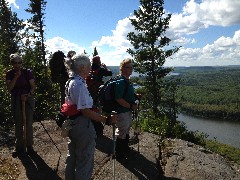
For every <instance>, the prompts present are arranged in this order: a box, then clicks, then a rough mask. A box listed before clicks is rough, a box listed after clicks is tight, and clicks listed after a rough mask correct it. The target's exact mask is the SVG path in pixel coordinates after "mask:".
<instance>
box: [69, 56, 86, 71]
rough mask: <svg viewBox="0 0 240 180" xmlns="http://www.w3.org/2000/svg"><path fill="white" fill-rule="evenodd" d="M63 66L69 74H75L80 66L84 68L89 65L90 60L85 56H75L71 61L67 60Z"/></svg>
mask: <svg viewBox="0 0 240 180" xmlns="http://www.w3.org/2000/svg"><path fill="white" fill-rule="evenodd" d="M65 64H66V67H67V68H68V70H69V71H70V73H71V72H74V73H75V72H76V70H77V69H79V67H80V66H84V67H86V66H87V65H88V64H90V59H89V57H88V56H87V55H85V54H76V55H74V56H73V57H72V58H71V59H67V60H66V63H65Z"/></svg>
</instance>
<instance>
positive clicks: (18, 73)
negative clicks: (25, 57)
mask: <svg viewBox="0 0 240 180" xmlns="http://www.w3.org/2000/svg"><path fill="white" fill-rule="evenodd" d="M21 73H22V72H21V71H20V70H19V71H16V73H15V78H18V77H19V76H21Z"/></svg>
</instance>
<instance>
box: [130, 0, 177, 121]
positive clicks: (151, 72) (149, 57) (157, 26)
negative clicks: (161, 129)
mask: <svg viewBox="0 0 240 180" xmlns="http://www.w3.org/2000/svg"><path fill="white" fill-rule="evenodd" d="M140 4H141V6H140V7H139V9H138V10H135V11H134V17H132V18H130V21H131V23H132V25H133V26H134V28H135V30H136V31H135V32H130V33H129V34H128V36H127V37H128V40H129V41H130V42H131V44H132V45H133V49H128V53H129V54H130V55H132V56H133V64H134V68H135V71H137V72H139V73H141V74H145V75H146V77H145V80H144V81H143V85H144V87H145V93H146V94H147V98H146V99H145V100H146V102H144V104H145V107H146V108H148V109H151V110H152V112H153V116H154V117H155V118H159V117H163V116H164V115H165V112H164V110H165V109H164V107H162V101H163V99H162V98H163V91H164V77H165V76H166V75H167V74H168V73H169V72H171V71H172V68H166V67H163V65H164V63H165V60H166V58H168V57H170V56H171V55H173V54H174V53H175V52H177V51H178V49H179V48H177V47H173V48H172V49H171V48H164V47H166V46H168V45H169V42H170V41H171V40H170V39H169V38H168V37H166V35H165V34H166V30H167V28H168V26H169V21H170V19H171V14H165V12H164V8H163V0H140Z"/></svg>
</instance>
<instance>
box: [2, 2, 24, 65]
mask: <svg viewBox="0 0 240 180" xmlns="http://www.w3.org/2000/svg"><path fill="white" fill-rule="evenodd" d="M22 28H23V26H22V20H20V19H18V18H17V14H16V13H13V12H12V11H11V8H10V6H9V4H8V2H7V1H6V0H0V64H2V65H4V66H7V65H8V64H9V55H10V54H12V53H15V52H17V51H19V42H20V40H21V37H20V35H19V31H20V30H21V29H22Z"/></svg>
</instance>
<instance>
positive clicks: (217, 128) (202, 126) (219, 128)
mask: <svg viewBox="0 0 240 180" xmlns="http://www.w3.org/2000/svg"><path fill="white" fill-rule="evenodd" d="M178 121H182V122H185V123H186V127H187V129H188V130H190V131H197V130H198V131H199V132H203V133H206V134H207V135H209V137H208V139H211V140H214V139H215V138H216V140H217V141H218V142H221V143H224V144H228V145H231V146H233V147H237V148H240V122H233V121H224V120H213V119H203V118H199V117H192V116H188V115H185V114H179V115H178Z"/></svg>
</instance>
